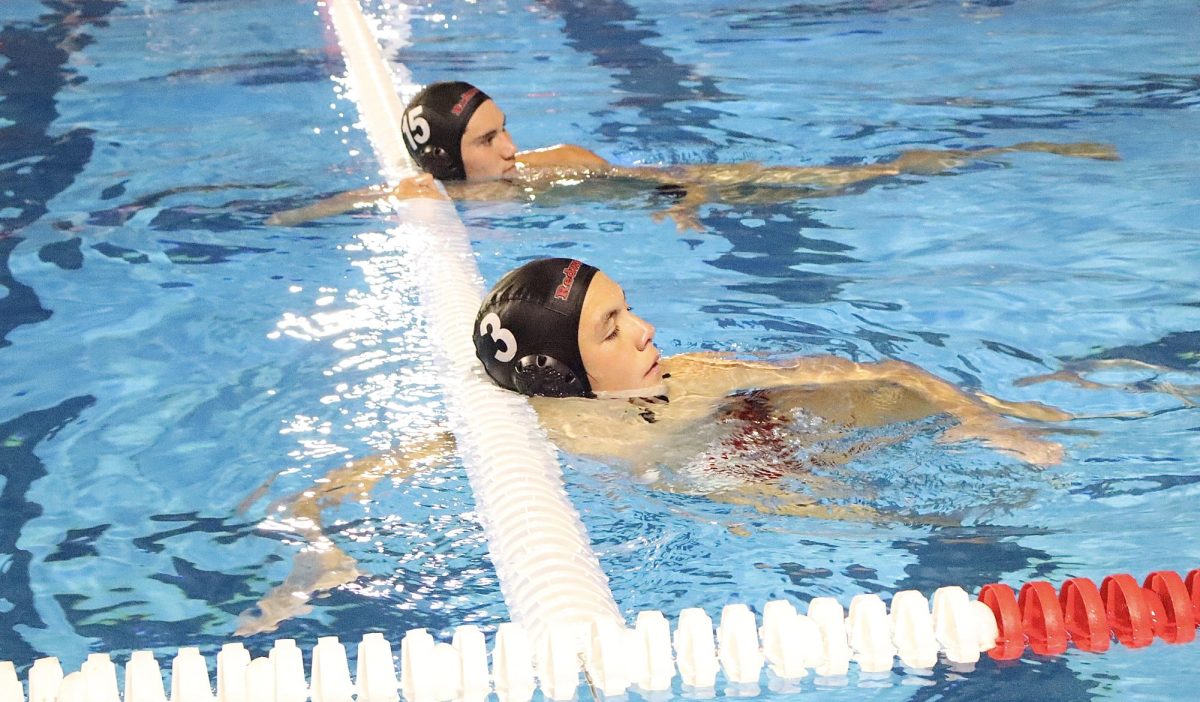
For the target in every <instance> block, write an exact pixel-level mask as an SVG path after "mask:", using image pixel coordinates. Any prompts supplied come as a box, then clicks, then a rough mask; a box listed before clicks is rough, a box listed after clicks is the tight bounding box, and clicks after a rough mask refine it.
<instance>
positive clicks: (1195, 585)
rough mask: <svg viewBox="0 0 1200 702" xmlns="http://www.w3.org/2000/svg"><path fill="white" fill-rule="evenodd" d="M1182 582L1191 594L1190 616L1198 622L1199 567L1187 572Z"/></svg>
mask: <svg viewBox="0 0 1200 702" xmlns="http://www.w3.org/2000/svg"><path fill="white" fill-rule="evenodd" d="M1184 584H1186V585H1187V589H1188V592H1189V593H1191V595H1192V616H1193V617H1195V619H1196V621H1197V622H1200V568H1197V569H1195V570H1193V571H1192V572H1190V573H1188V574H1187V580H1185V581H1184Z"/></svg>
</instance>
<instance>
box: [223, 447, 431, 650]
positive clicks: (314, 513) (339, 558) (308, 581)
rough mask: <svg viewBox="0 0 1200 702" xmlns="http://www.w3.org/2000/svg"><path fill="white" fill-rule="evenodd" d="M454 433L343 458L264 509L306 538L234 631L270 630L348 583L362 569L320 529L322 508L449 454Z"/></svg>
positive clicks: (240, 633) (246, 633) (360, 494)
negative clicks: (352, 458) (303, 487)
mask: <svg viewBox="0 0 1200 702" xmlns="http://www.w3.org/2000/svg"><path fill="white" fill-rule="evenodd" d="M453 452H454V437H453V436H451V435H450V434H439V435H437V436H435V437H433V438H431V439H426V440H424V441H421V442H418V443H416V444H413V445H411V446H409V447H407V449H405V450H395V451H389V452H387V453H383V454H380V455H377V456H370V457H368V458H364V459H361V460H358V461H353V462H350V463H347V464H346V465H345V466H343V467H341V468H338V469H337V470H334V471H332V472H330V473H328V474H327V475H325V476H324V477H323V478H321V479H319V480H318V481H317V482H316V485H314V487H312V488H311V489H308V490H304V491H303V492H300V493H297V494H296V495H293V496H292V497H290V498H288V499H286V500H283V501H281V502H279V503H276V504H275V505H272V507H271V508H269V509H268V512H269V513H270V516H271V517H272V519H275V520H277V521H279V522H281V523H282V524H285V525H286V526H288V527H290V528H291V529H292V530H293V531H294V532H295V533H297V534H299V535H301V536H302V537H303V538H304V540H305V541H306V542H307V544H306V545H305V547H304V548H303V549H302V550H301V551H300V552H299V553H297V554H296V556H295V558H294V559H293V562H292V570H291V572H290V573H288V575H287V578H286V579H285V580H284V581H283V582H282V583H281V584H279V585H278V586H276V587H274V588H272V589H271V591H270V592H268V593H267V594H265V595H264V596H263V597H262V598H261V599H260V600H259V601H258V603H257V605H256V609H257V611H256V612H255V611H254V610H247V611H246V612H243V613H242V615H241V616H240V617H239V620H238V627H237V631H236V632H235V633H236V634H237V635H238V636H250V635H252V634H258V633H261V632H265V631H274V630H275V629H276V628H278V626H279V624H280V623H281V622H283V621H285V620H287V619H290V618H291V617H294V616H299V615H302V614H306V613H308V612H309V611H310V610H311V609H312V607H311V606H310V605H309V604H308V601H309V600H310V599H312V596H313V595H314V594H316V593H318V592H323V591H326V590H332V589H334V588H336V587H340V586H342V585H345V584H347V583H352V582H354V581H355V580H357V579H358V577H359V576H361V575H362V574H363V573H362V572H361V571H359V570H358V564H357V563H356V562H355V561H354V558H352V557H351V556H350V555H349V554H347V553H346V552H345V551H343V550H342V549H341V548H340V547H338V545H337V543H336V542H334V541H333V540H332V539H330V538H329V536H328V535H326V534H325V531H324V527H323V524H322V521H321V516H322V512H323V511H324V510H325V509H327V508H329V507H333V506H336V505H338V504H341V503H342V502H343V501H344V500H346V499H358V498H363V497H365V496H366V495H367V494H368V493H369V492H370V491H371V489H372V488H373V487H374V486H375V484H376V483H378V482H379V481H380V480H382V479H383V478H385V477H386V478H392V479H393V480H403V479H405V478H409V477H411V476H413V475H415V474H416V473H418V472H419V471H420V470H422V469H424V468H426V467H427V466H429V465H430V464H431V463H435V462H437V461H440V460H441V459H443V458H445V457H446V456H449V455H452V454H453Z"/></svg>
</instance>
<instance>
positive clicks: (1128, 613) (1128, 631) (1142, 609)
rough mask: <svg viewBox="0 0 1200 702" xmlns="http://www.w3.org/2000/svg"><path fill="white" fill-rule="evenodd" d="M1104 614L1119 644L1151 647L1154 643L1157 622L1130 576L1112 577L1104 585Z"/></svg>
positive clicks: (1102, 584) (1102, 587) (1102, 592)
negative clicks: (1155, 622)
mask: <svg viewBox="0 0 1200 702" xmlns="http://www.w3.org/2000/svg"><path fill="white" fill-rule="evenodd" d="M1100 597H1102V598H1103V599H1104V613H1105V614H1107V615H1108V624H1109V626H1111V627H1112V630H1113V633H1114V634H1116V636H1117V641H1120V642H1121V643H1122V644H1124V645H1126V646H1128V647H1130V648H1141V647H1142V646H1149V645H1150V643H1151V642H1152V641H1154V630H1153V626H1154V622H1153V619H1152V615H1151V613H1150V607H1149V606H1148V605H1147V604H1146V597H1145V595H1144V594H1143V591H1142V588H1140V587H1138V584H1137V581H1136V580H1134V579H1133V576H1132V575H1129V574H1128V573H1119V574H1117V575H1110V576H1108V577H1107V578H1105V579H1104V582H1102V583H1100Z"/></svg>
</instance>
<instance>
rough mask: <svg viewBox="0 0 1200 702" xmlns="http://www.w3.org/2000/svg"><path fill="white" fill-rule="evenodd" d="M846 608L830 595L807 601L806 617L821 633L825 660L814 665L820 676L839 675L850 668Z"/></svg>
mask: <svg viewBox="0 0 1200 702" xmlns="http://www.w3.org/2000/svg"><path fill="white" fill-rule="evenodd" d="M845 613H846V610H845V609H843V608H842V604H841V603H840V602H838V601H837V600H835V599H833V598H832V597H816V598H814V599H813V600H812V601H811V602H809V603H808V617H809V619H812V620H813V622H815V623H816V625H817V630H818V631H819V632H820V633H821V645H822V646H823V647H824V649H825V660H824V662H822V663H821V665H819V666H817V667H816V670H815V672H816V674H817V675H820V676H822V677H839V676H842V675H845V674H846V673H847V672H848V671H849V670H850V644H849V641H848V640H847V637H846V614H845Z"/></svg>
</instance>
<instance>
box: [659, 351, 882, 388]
mask: <svg viewBox="0 0 1200 702" xmlns="http://www.w3.org/2000/svg"><path fill="white" fill-rule="evenodd" d="M661 363H662V367H663V371H664V372H666V373H669V374H670V376H671V377H670V379H669V380H668V385H669V387H670V386H674V388H675V389H678V390H679V391H682V392H686V393H695V394H702V395H707V396H710V397H721V396H724V395H728V394H730V393H733V392H737V391H739V390H747V389H755V388H759V389H765V388H772V387H778V386H784V385H794V384H799V383H807V382H828V381H831V380H844V379H848V378H850V377H852V376H854V375H855V374H856V369H857V368H858V367H859V364H857V363H855V362H854V361H849V360H847V359H844V358H840V357H838V356H830V355H820V356H795V357H791V358H785V359H771V360H753V359H746V358H737V357H735V356H734V355H733V354H730V353H719V352H693V353H684V354H679V355H677V356H671V357H670V358H666V359H663V360H662V361H661Z"/></svg>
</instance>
